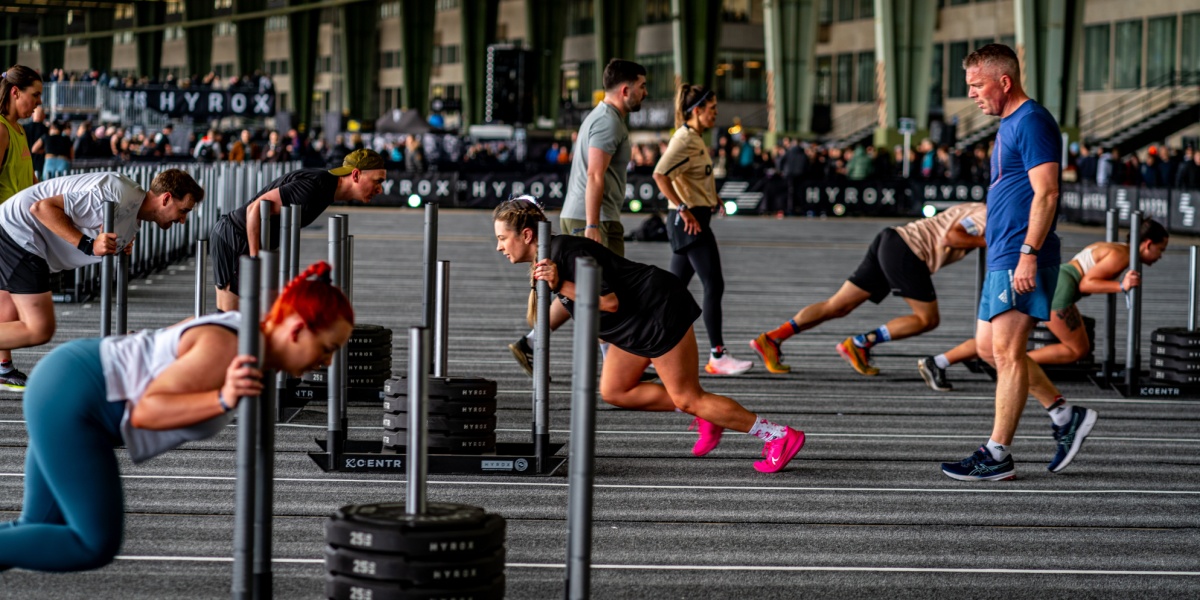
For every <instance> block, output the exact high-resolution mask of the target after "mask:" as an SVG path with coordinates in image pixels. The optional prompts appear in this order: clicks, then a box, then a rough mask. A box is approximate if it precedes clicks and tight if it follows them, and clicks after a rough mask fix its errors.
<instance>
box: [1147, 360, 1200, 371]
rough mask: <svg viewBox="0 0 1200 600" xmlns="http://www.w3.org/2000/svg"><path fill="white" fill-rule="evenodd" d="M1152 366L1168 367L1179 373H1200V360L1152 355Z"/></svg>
mask: <svg viewBox="0 0 1200 600" xmlns="http://www.w3.org/2000/svg"><path fill="white" fill-rule="evenodd" d="M1150 368H1152V369H1167V370H1169V371H1175V372H1177V373H1188V374H1191V373H1200V361H1190V360H1176V359H1174V358H1169V357H1165V356H1151V357H1150Z"/></svg>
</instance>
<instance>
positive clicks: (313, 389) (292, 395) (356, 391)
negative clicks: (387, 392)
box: [283, 379, 383, 406]
mask: <svg viewBox="0 0 1200 600" xmlns="http://www.w3.org/2000/svg"><path fill="white" fill-rule="evenodd" d="M289 381H299V380H298V379H292V380H289ZM382 398H383V391H382V389H381V388H380V386H378V385H376V386H374V387H348V388H346V400H347V401H348V402H355V403H369V404H374V405H376V406H378V404H379V402H380V401H381V400H382ZM328 399H329V391H328V390H327V389H326V388H325V386H323V385H320V386H318V385H309V384H307V383H305V384H301V385H293V386H289V387H288V388H287V389H285V390H284V394H283V401H284V403H285V404H289V405H291V404H295V403H297V402H325V401H327V400H328Z"/></svg>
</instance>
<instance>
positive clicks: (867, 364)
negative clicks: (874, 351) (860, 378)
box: [837, 338, 879, 375]
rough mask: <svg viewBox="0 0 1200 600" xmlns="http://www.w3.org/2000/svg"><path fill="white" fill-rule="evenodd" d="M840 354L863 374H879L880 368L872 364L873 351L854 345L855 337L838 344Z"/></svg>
mask: <svg viewBox="0 0 1200 600" xmlns="http://www.w3.org/2000/svg"><path fill="white" fill-rule="evenodd" d="M837 351H838V354H841V355H842V358H844V359H846V362H848V363H850V366H852V367H854V370H855V371H858V372H859V373H860V374H862V375H878V374H879V369H878V368H876V367H875V365H873V364H871V352H870V351H869V350H867V349H866V348H859V347H858V346H855V345H854V338H846V341H844V342H842V343H840V344H838V345H837Z"/></svg>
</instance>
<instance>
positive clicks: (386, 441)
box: [383, 429, 496, 454]
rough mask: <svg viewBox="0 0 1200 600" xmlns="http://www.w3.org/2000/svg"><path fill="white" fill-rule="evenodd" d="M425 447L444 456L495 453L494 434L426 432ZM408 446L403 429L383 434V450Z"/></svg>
mask: <svg viewBox="0 0 1200 600" xmlns="http://www.w3.org/2000/svg"><path fill="white" fill-rule="evenodd" d="M425 441H426V446H427V447H428V448H429V450H430V451H431V452H433V451H437V452H436V453H446V454H488V453H490V452H495V451H496V432H495V431H490V432H488V433H485V434H483V435H450V434H445V433H439V432H436V431H430V432H427V434H426V436H425ZM407 445H408V431H407V430H404V429H400V430H396V431H384V432H383V447H384V448H402V447H404V446H407Z"/></svg>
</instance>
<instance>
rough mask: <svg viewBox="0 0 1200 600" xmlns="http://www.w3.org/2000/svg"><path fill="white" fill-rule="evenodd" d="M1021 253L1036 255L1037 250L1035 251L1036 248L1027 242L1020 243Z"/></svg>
mask: <svg viewBox="0 0 1200 600" xmlns="http://www.w3.org/2000/svg"><path fill="white" fill-rule="evenodd" d="M1021 254H1029V255H1031V256H1037V255H1038V251H1037V248H1034V247H1033V246H1030V245H1029V244H1021Z"/></svg>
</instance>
